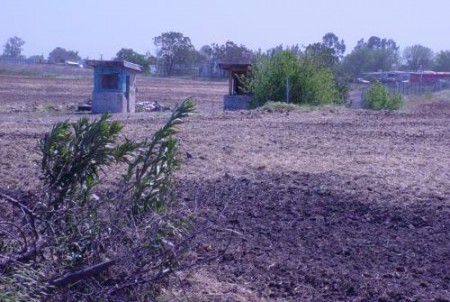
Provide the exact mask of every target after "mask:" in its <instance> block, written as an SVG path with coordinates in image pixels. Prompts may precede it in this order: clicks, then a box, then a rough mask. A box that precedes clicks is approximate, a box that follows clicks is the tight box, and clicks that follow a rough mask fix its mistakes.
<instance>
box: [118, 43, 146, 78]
mask: <svg viewBox="0 0 450 302" xmlns="http://www.w3.org/2000/svg"><path fill="white" fill-rule="evenodd" d="M114 60H119V61H128V62H131V63H134V64H138V65H141V66H142V68H143V70H144V72H149V71H150V64H151V63H152V61H154V58H153V56H151V55H150V54H149V55H148V56H146V55H143V54H140V53H137V52H135V51H134V50H133V49H131V48H122V49H120V50H119V51H118V52H117V53H116V56H115V57H114Z"/></svg>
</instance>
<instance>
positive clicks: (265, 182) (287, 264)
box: [0, 76, 450, 302]
mask: <svg viewBox="0 0 450 302" xmlns="http://www.w3.org/2000/svg"><path fill="white" fill-rule="evenodd" d="M90 81H91V79H90V78H89V76H85V77H71V78H64V79H63V78H60V77H47V78H42V77H30V76H0V190H1V191H2V192H4V193H6V194H10V195H12V196H15V197H17V198H27V196H32V195H33V194H34V193H35V192H36V191H38V190H41V185H40V182H39V175H38V164H37V163H36V160H38V156H37V155H36V152H35V146H36V141H37V140H38V139H39V138H40V137H42V135H43V134H44V133H45V132H46V131H48V130H49V129H50V127H51V125H52V123H54V122H55V121H56V120H61V119H67V118H71V119H76V118H77V116H76V115H73V114H72V115H68V114H69V113H71V112H73V109H74V108H75V105H76V104H77V103H78V102H81V101H83V100H85V99H86V98H88V97H89V95H90V93H91V90H92V86H91V85H92V84H91V82H90ZM138 85H139V86H138V87H139V88H138V89H139V92H138V93H139V94H138V98H140V99H141V100H142V101H147V100H158V101H159V102H161V103H162V104H163V105H166V104H167V105H168V106H171V107H173V106H174V105H175V103H176V102H179V101H181V100H182V99H184V98H185V97H189V96H193V97H194V98H195V100H196V101H197V103H198V107H199V110H198V113H197V114H196V115H194V116H192V117H190V118H188V119H187V120H186V122H185V123H184V124H183V125H182V127H181V128H180V133H179V134H178V138H179V141H180V149H181V150H180V152H181V158H182V159H183V162H184V163H183V166H182V168H181V170H180V171H179V172H178V186H177V190H178V196H179V200H180V201H182V202H186V203H191V204H192V207H193V208H195V209H197V211H198V215H199V219H198V220H199V221H200V220H202V221H204V220H205V219H206V220H208V219H209V220H211V221H212V222H213V226H212V227H210V228H208V229H206V230H205V231H204V232H203V233H201V234H200V235H199V236H198V237H197V239H196V241H195V243H194V250H193V251H194V255H197V256H198V257H200V256H201V255H203V256H207V255H208V254H211V255H212V254H214V253H216V252H217V251H222V250H225V255H224V256H223V257H221V258H219V259H217V260H216V261H213V262H211V263H208V264H205V265H203V266H202V267H199V268H196V269H195V270H193V271H190V272H186V273H182V274H180V278H181V279H180V280H181V281H180V282H179V283H178V285H177V286H176V287H174V288H173V290H172V291H171V292H169V291H168V292H167V293H166V297H170V299H174V300H175V299H177V297H178V299H179V300H183V301H184V300H186V299H187V298H190V299H191V300H192V301H380V302H381V301H450V262H449V259H450V169H449V167H450V152H449V146H450V126H449V125H450V102H449V101H448V100H447V99H443V98H442V99H434V100H433V101H432V102H431V101H427V102H426V104H421V103H417V104H416V103H415V104H414V106H409V110H408V112H397V113H391V112H385V111H381V112H372V111H366V110H359V109H345V108H323V109H318V110H313V111H299V112H290V113H286V112H274V113H268V112H260V111H242V112H223V111H222V110H221V108H222V95H223V94H225V93H226V91H227V87H226V83H225V82H206V81H196V80H189V79H158V78H145V77H141V79H140V80H139V83H138ZM42 108H43V109H42ZM49 108H50V109H49ZM51 108H56V110H54V109H51ZM58 110H59V111H58ZM166 116H167V114H152V113H144V114H135V115H117V116H115V117H114V118H115V119H118V120H121V121H122V122H123V123H124V124H125V133H126V135H127V136H128V137H131V138H135V139H142V138H144V137H147V136H149V135H150V134H151V133H153V131H154V130H155V129H157V128H158V127H159V126H160V125H161V124H162V123H163V122H164V119H165V118H166ZM109 172H110V173H111V174H114V173H116V172H115V171H109ZM111 185H113V184H111ZM0 207H2V204H1V203H0ZM0 211H1V209H0ZM0 217H1V216H0ZM198 227H200V226H198Z"/></svg>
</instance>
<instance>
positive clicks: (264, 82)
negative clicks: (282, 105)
mask: <svg viewBox="0 0 450 302" xmlns="http://www.w3.org/2000/svg"><path fill="white" fill-rule="evenodd" d="M286 79H288V81H289V102H292V103H294V104H309V105H323V104H332V103H338V102H339V101H340V96H341V95H343V94H342V93H341V92H340V90H339V86H338V84H337V81H336V78H335V76H334V73H333V71H332V70H331V69H329V68H325V67H321V66H317V65H316V64H314V61H313V60H309V59H307V58H302V57H298V56H297V55H295V54H294V53H292V52H290V51H283V52H280V53H277V54H275V55H273V56H271V57H265V58H263V59H261V61H260V62H258V63H257V64H256V65H255V67H254V69H253V70H252V74H251V76H250V77H248V78H247V79H246V81H245V83H246V86H247V87H248V89H249V91H250V92H251V93H252V94H253V96H254V102H253V104H252V105H253V106H261V105H263V104H264V103H265V102H267V101H269V100H272V101H275V102H284V101H285V100H286Z"/></svg>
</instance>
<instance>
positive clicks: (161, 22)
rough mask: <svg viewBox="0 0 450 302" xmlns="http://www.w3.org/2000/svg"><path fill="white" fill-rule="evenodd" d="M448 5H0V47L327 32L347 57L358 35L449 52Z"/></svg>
mask: <svg viewBox="0 0 450 302" xmlns="http://www.w3.org/2000/svg"><path fill="white" fill-rule="evenodd" d="M449 14H450V0H427V1H424V0H271V1H269V0H159V1H153V0H121V1H119V0H0V45H1V46H2V48H1V52H3V45H4V44H5V43H6V41H7V39H8V38H10V37H12V36H18V37H20V38H22V39H23V40H24V41H25V42H26V44H25V45H24V52H23V54H24V55H26V56H30V55H40V54H43V55H44V56H45V57H47V56H48V53H49V52H50V51H52V50H53V49H54V48H55V47H63V48H66V49H67V50H75V51H78V52H79V55H80V56H81V57H83V58H85V57H89V58H91V59H98V58H99V57H100V55H103V58H104V59H110V58H112V57H113V56H114V55H115V54H116V53H117V51H118V50H120V49H121V48H132V49H133V50H135V51H137V52H139V53H146V52H147V51H150V52H151V53H152V54H155V47H154V44H153V38H154V37H155V36H158V35H160V34H161V33H163V32H167V31H177V32H181V33H183V34H184V35H185V36H188V37H190V38H191V41H192V43H193V44H194V46H195V47H196V48H197V49H199V48H200V47H201V46H203V45H205V44H211V43H213V42H215V43H218V44H223V43H225V42H226V41H227V40H231V41H233V42H235V43H237V44H244V45H245V46H247V47H248V48H250V49H253V50H257V49H258V48H261V49H262V50H267V49H269V48H271V47H275V46H277V45H279V44H283V45H293V44H299V45H304V46H306V45H308V44H310V43H314V42H319V41H320V40H321V39H322V36H323V35H324V34H325V33H327V32H334V33H335V34H336V35H337V36H338V37H339V38H341V39H344V41H345V43H346V45H347V53H349V52H350V51H351V50H352V49H353V47H354V46H355V44H356V41H358V40H359V39H361V38H365V39H366V40H367V39H368V38H369V37H370V36H373V35H375V36H378V37H380V38H392V39H394V40H395V41H396V42H397V44H398V45H399V46H400V47H401V48H404V47H407V46H411V45H414V44H421V45H424V46H427V47H430V48H432V49H433V50H434V51H439V50H450V16H449Z"/></svg>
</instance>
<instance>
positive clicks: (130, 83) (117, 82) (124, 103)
mask: <svg viewBox="0 0 450 302" xmlns="http://www.w3.org/2000/svg"><path fill="white" fill-rule="evenodd" d="M87 65H88V66H91V67H93V68H94V91H93V93H92V113H104V112H108V113H132V112H135V104H136V75H137V74H138V73H141V72H142V67H141V66H140V65H137V64H134V63H131V62H128V61H103V60H91V61H88V62H87Z"/></svg>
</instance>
